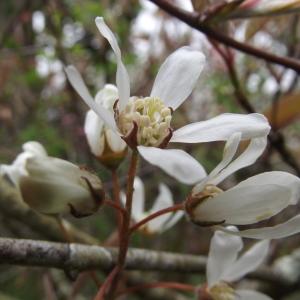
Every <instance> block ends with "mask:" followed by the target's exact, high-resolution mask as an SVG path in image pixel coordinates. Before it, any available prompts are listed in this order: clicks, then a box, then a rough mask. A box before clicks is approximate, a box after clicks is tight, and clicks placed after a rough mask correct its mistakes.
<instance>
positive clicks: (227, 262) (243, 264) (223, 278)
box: [206, 226, 271, 300]
mask: <svg viewBox="0 0 300 300" xmlns="http://www.w3.org/2000/svg"><path fill="white" fill-rule="evenodd" d="M231 230H232V231H237V229H236V228H235V227H233V226H231ZM242 249H243V241H242V239H241V238H240V237H238V236H232V235H229V234H227V233H225V232H221V231H216V232H215V234H214V236H213V238H212V240H211V243H210V249H209V254H208V260H207V267H206V277H207V292H208V293H209V295H210V296H211V297H212V299H213V300H253V299H255V300H271V298H270V297H268V296H266V295H264V294H262V293H259V292H256V291H251V290H234V289H233V288H232V287H231V286H230V285H228V283H231V282H235V281H237V280H239V279H241V278H242V277H244V276H245V275H246V274H248V273H249V272H252V271H253V270H255V269H257V267H258V266H259V265H261V264H262V262H263V261H264V260H265V258H266V257H267V255H268V250H269V241H267V240H264V241H260V242H258V243H256V244H255V245H254V246H252V247H251V248H250V249H249V250H247V251H246V252H244V253H243V254H242V255H241V256H240V257H238V254H239V252H240V251H241V250H242Z"/></svg>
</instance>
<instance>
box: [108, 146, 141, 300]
mask: <svg viewBox="0 0 300 300" xmlns="http://www.w3.org/2000/svg"><path fill="white" fill-rule="evenodd" d="M138 157H139V155H138V151H137V150H132V155H131V161H130V165H129V170H128V175H127V190H126V204H125V212H124V214H123V220H122V228H121V231H120V245H119V256H118V262H117V273H116V274H115V276H114V278H113V279H112V283H111V285H110V291H109V293H108V297H109V299H112V298H113V294H114V292H115V287H117V285H118V281H119V279H120V274H121V272H122V271H123V269H124V266H125V261H126V255H127V251H128V246H129V238H130V220H131V209H132V196H133V191H134V188H133V183H134V178H135V174H136V169H137V163H138Z"/></svg>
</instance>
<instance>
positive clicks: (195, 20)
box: [149, 0, 300, 73]
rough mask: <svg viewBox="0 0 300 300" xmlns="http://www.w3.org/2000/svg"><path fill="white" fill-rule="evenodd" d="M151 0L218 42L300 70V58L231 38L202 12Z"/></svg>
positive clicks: (169, 2)
mask: <svg viewBox="0 0 300 300" xmlns="http://www.w3.org/2000/svg"><path fill="white" fill-rule="evenodd" d="M149 1H151V2H153V3H154V4H156V5H157V6H158V7H160V8H161V9H163V10H164V11H165V12H167V13H168V14H170V15H172V16H174V17H176V18H178V19H179V20H181V21H183V22H184V23H186V24H187V25H189V26H191V27H193V28H195V29H197V30H198V31H200V32H202V33H204V34H205V35H207V36H208V37H210V38H212V39H214V40H216V41H218V42H221V43H222V44H224V45H227V46H229V47H231V48H234V49H236V50H239V51H241V52H244V53H247V54H249V55H252V56H255V57H257V58H261V59H264V60H266V61H268V62H272V63H274V64H278V65H281V66H284V67H286V68H290V69H292V70H295V71H296V72H297V73H299V72H300V61H299V60H296V59H293V58H288V57H283V56H277V55H274V54H272V53H269V52H266V51H263V50H261V49H258V48H255V47H252V46H250V45H248V44H244V43H241V42H238V41H236V40H235V39H232V38H230V37H229V36H226V35H223V34H222V33H220V32H218V31H215V30H214V29H212V28H211V27H209V26H208V25H207V24H206V23H204V22H202V21H201V19H202V18H201V14H199V13H195V12H187V11H185V10H183V9H181V8H179V7H177V6H176V5H174V4H172V3H171V1H167V0H149Z"/></svg>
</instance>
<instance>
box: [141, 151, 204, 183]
mask: <svg viewBox="0 0 300 300" xmlns="http://www.w3.org/2000/svg"><path fill="white" fill-rule="evenodd" d="M138 150H139V153H140V154H141V155H142V156H143V158H144V159H145V160H147V161H148V162H149V163H151V164H153V165H155V166H157V167H160V168H161V169H162V170H164V171H165V172H166V173H167V174H169V175H170V176H172V177H174V178H175V179H177V180H178V181H180V182H182V183H185V184H194V183H196V182H198V181H200V180H201V179H203V178H205V177H206V172H205V170H204V168H203V167H202V166H201V165H200V164H199V163H198V162H197V161H196V160H195V159H194V158H193V157H192V156H190V155H189V154H187V153H186V152H184V151H182V150H178V149H159V148H154V147H144V146H139V147H138Z"/></svg>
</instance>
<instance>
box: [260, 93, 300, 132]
mask: <svg viewBox="0 0 300 300" xmlns="http://www.w3.org/2000/svg"><path fill="white" fill-rule="evenodd" d="M276 105H277V107H276V113H275V114H274V108H273V107H272V106H271V107H270V108H268V109H267V110H266V111H265V112H264V115H265V116H266V117H267V118H268V120H269V122H270V123H271V125H272V127H275V128H282V127H285V126H288V125H289V124H291V123H292V122H293V121H294V120H295V119H297V118H299V117H300V93H292V94H288V95H284V96H282V97H281V98H280V99H279V100H278V103H277V104H276ZM274 117H275V118H274Z"/></svg>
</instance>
